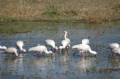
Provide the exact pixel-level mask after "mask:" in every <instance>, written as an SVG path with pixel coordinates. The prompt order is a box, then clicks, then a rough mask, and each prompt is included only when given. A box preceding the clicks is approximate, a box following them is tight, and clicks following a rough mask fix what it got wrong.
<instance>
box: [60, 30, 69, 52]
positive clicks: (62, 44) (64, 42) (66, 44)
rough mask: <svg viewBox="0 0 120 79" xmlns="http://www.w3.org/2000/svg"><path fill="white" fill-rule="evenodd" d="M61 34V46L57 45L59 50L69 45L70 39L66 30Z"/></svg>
mask: <svg viewBox="0 0 120 79" xmlns="http://www.w3.org/2000/svg"><path fill="white" fill-rule="evenodd" d="M62 35H64V40H62V42H61V46H60V47H59V49H60V50H62V49H65V48H66V47H70V39H68V38H67V31H64V32H63V34H62ZM62 35H61V36H62ZM61 36H60V37H61Z"/></svg>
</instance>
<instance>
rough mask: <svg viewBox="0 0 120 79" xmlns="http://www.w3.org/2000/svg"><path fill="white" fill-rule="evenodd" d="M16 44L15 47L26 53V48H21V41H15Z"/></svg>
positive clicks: (22, 44)
mask: <svg viewBox="0 0 120 79" xmlns="http://www.w3.org/2000/svg"><path fill="white" fill-rule="evenodd" d="M16 45H17V47H18V48H19V50H20V51H22V52H23V53H26V50H25V49H24V48H23V46H24V43H23V41H17V42H16Z"/></svg>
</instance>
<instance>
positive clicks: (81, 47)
mask: <svg viewBox="0 0 120 79" xmlns="http://www.w3.org/2000/svg"><path fill="white" fill-rule="evenodd" d="M63 35H64V39H63V40H62V41H61V46H59V47H57V46H56V45H55V41H54V40H52V39H47V40H45V43H46V45H48V46H51V50H50V51H48V49H47V47H46V46H44V45H39V44H38V45H37V46H35V47H31V48H29V49H28V50H29V51H30V52H31V51H34V52H38V54H37V55H39V54H40V56H41V55H42V53H43V52H44V53H45V54H50V55H52V54H53V53H54V52H57V51H58V49H59V50H63V49H66V48H70V39H69V38H67V31H64V32H63V34H62V35H61V37H62V36H63ZM16 45H17V47H18V48H19V50H20V51H21V52H23V53H26V50H25V49H24V48H23V47H24V43H23V41H17V42H16ZM108 47H109V48H110V49H111V53H112V56H113V57H114V56H115V55H116V54H120V47H119V44H118V43H111V44H109V46H108ZM72 49H77V50H78V51H79V54H80V56H82V54H83V53H84V54H85V55H86V53H87V52H89V53H90V54H93V55H95V57H96V56H97V52H96V51H93V50H92V49H91V47H90V45H89V39H83V40H82V43H81V44H77V45H73V46H72ZM0 50H4V52H5V53H6V54H15V55H16V57H18V56H19V54H18V52H17V48H15V47H9V48H7V47H6V46H0Z"/></svg>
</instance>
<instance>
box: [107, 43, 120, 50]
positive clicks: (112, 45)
mask: <svg viewBox="0 0 120 79" xmlns="http://www.w3.org/2000/svg"><path fill="white" fill-rule="evenodd" d="M109 48H110V49H113V48H119V44H118V43H111V44H109Z"/></svg>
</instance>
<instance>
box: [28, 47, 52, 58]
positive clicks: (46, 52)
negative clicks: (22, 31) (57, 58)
mask: <svg viewBox="0 0 120 79" xmlns="http://www.w3.org/2000/svg"><path fill="white" fill-rule="evenodd" d="M29 51H33V52H38V54H40V56H41V55H42V53H43V52H45V54H51V56H52V54H53V52H52V51H48V50H47V48H46V47H45V46H43V45H38V46H35V47H31V48H29ZM38 54H37V55H38Z"/></svg>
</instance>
